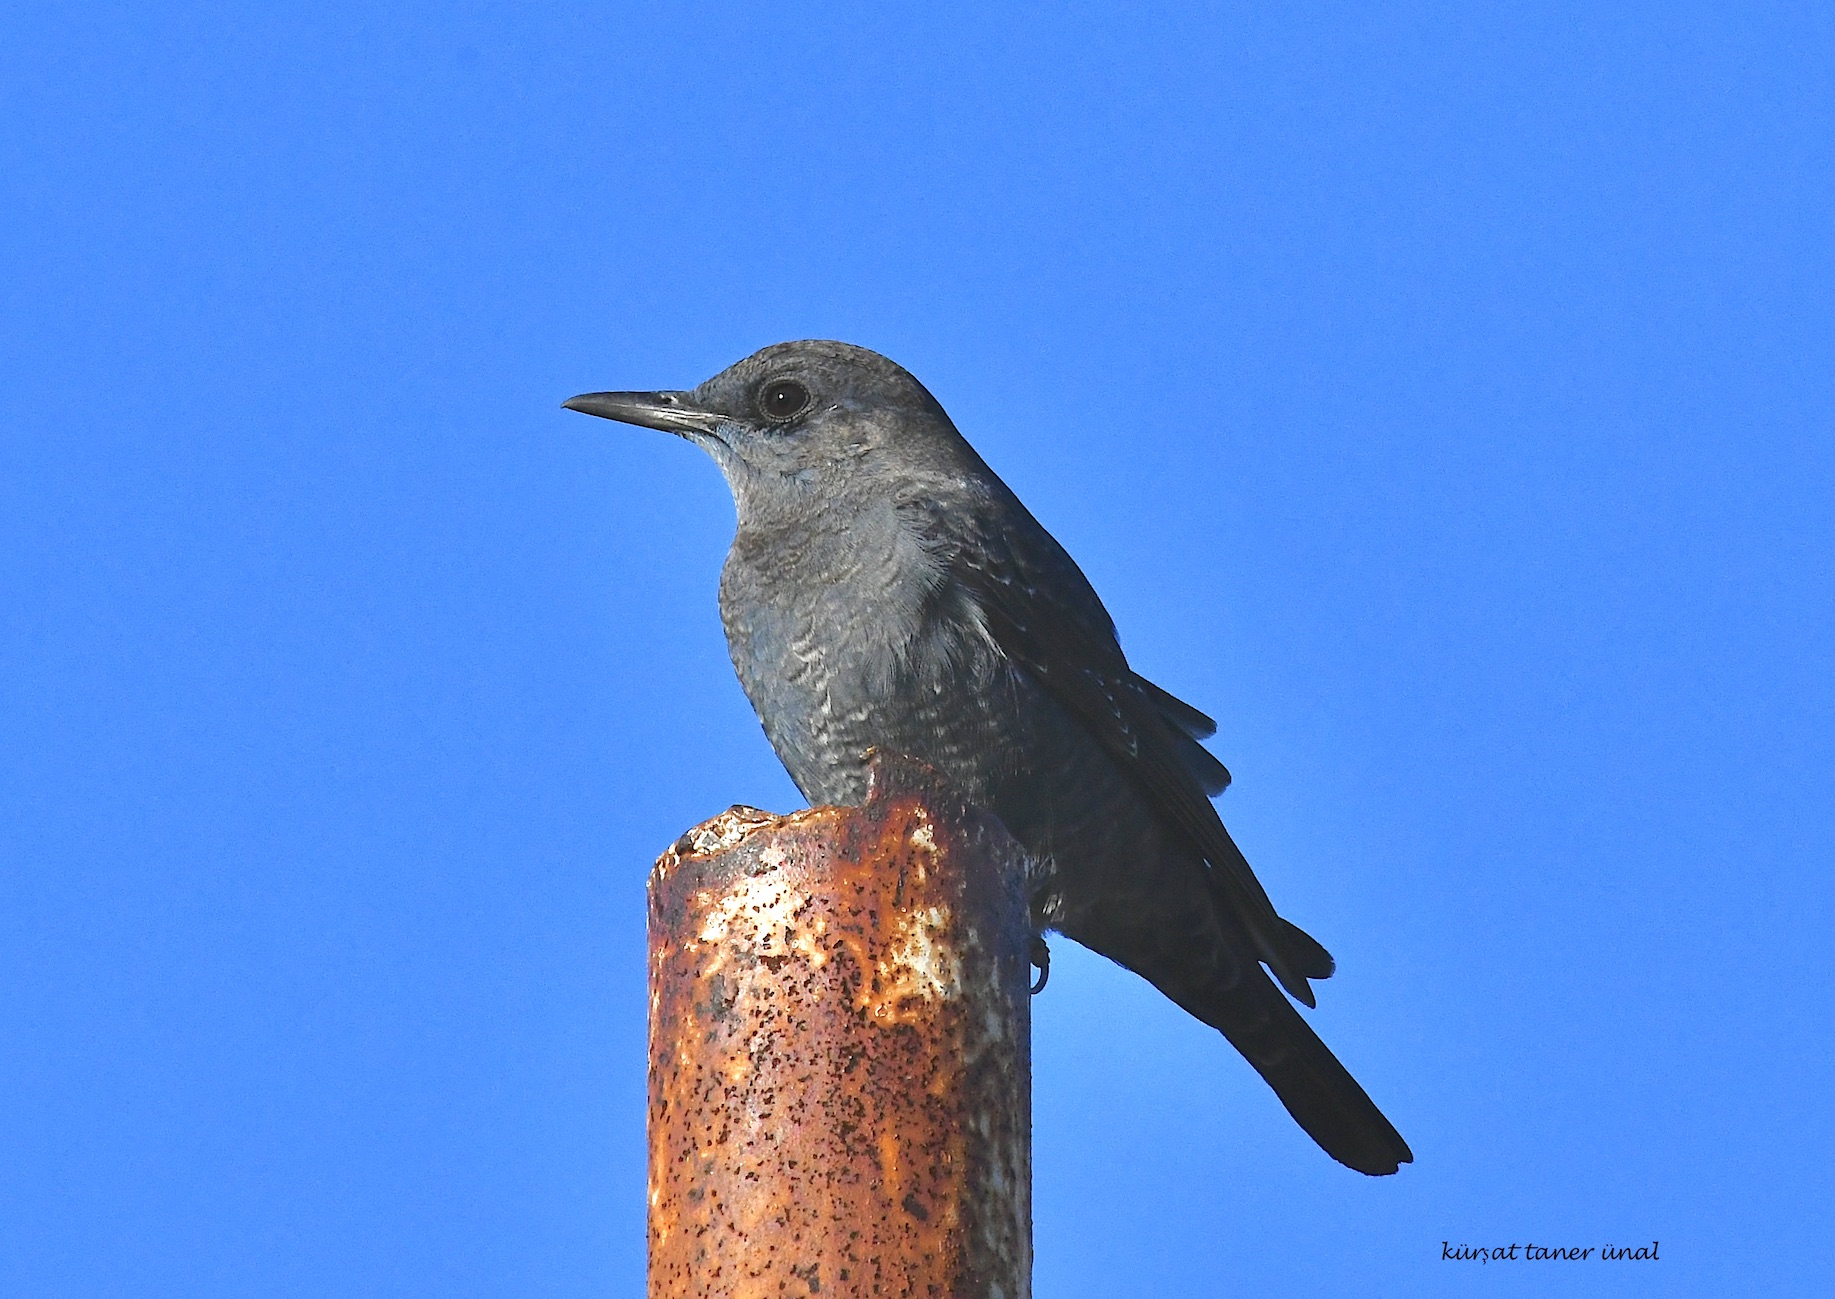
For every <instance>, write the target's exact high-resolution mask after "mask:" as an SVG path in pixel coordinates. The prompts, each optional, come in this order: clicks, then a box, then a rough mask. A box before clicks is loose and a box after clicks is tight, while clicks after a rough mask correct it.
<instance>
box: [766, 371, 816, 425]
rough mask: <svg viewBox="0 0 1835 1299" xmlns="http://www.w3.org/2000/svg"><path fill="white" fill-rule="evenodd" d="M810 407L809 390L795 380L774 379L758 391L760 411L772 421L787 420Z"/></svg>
mask: <svg viewBox="0 0 1835 1299" xmlns="http://www.w3.org/2000/svg"><path fill="white" fill-rule="evenodd" d="M807 405H809V389H807V388H805V387H804V386H803V385H802V384H800V383H798V382H797V381H796V380H795V379H774V380H772V381H771V382H770V383H767V384H766V385H765V386H764V387H762V388H760V389H759V390H758V409H759V410H760V411H761V412H763V414H764V417H765V418H766V419H770V420H787V419H790V418H792V417H793V416H796V415H801V414H802V413H803V408H804V407H805V406H807Z"/></svg>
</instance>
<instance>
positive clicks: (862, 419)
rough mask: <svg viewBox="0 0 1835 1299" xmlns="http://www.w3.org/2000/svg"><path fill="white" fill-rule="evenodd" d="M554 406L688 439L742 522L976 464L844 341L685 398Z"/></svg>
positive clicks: (759, 365)
mask: <svg viewBox="0 0 1835 1299" xmlns="http://www.w3.org/2000/svg"><path fill="white" fill-rule="evenodd" d="M562 405H564V406H566V407H567V408H568V409H569V410H577V411H580V412H582V413H584V414H587V415H598V416H600V417H601V418H604V419H612V420H619V421H621V422H623V423H626V424H639V425H642V426H643V427H645V428H654V429H662V430H663V431H665V432H669V433H675V434H677V435H679V436H681V437H683V438H686V439H687V440H688V441H690V442H693V443H694V444H695V445H696V446H699V447H700V448H701V449H702V450H704V451H706V452H707V453H708V454H709V455H711V456H712V457H713V458H714V460H715V462H716V463H717V464H718V465H719V466H720V469H721V472H722V473H724V474H725V475H726V480H727V483H728V485H729V486H730V487H731V488H732V489H733V496H734V498H735V499H736V500H737V501H738V503H739V508H740V511H741V514H742V516H743V515H744V514H745V513H746V511H747V507H748V505H764V504H766V502H769V501H773V500H779V499H785V498H789V497H800V496H802V495H803V494H804V493H806V492H811V491H815V492H822V493H824V494H825V495H827V496H830V497H831V498H832V497H833V496H834V495H835V494H836V493H837V492H838V491H840V490H841V489H842V488H844V487H845V488H848V489H850V490H854V491H858V490H859V487H860V485H861V484H873V483H891V482H894V481H896V480H897V479H899V478H901V477H904V476H907V475H913V474H923V473H927V472H932V473H934V472H945V473H951V472H954V473H960V472H961V471H962V470H964V469H967V468H969V467H970V463H971V462H974V453H973V452H972V451H970V450H969V449H968V446H967V444H966V443H964V442H963V441H962V438H961V436H960V435H959V434H958V433H957V432H956V430H955V426H954V425H952V424H951V423H950V422H949V416H947V415H945V414H944V413H943V408H942V407H941V406H940V405H938V404H937V400H936V398H934V397H932V396H931V395H930V394H929V393H928V392H927V391H925V389H924V386H923V385H922V384H920V383H919V382H918V381H917V380H916V379H914V378H912V377H911V375H910V374H908V373H906V372H905V371H904V370H903V369H902V368H900V367H899V366H897V365H895V364H893V363H892V362H891V361H888V360H887V359H886V358H885V357H883V356H880V355H879V354H878V353H877V352H869V351H868V350H867V349H866V348H864V347H854V346H852V345H850V344H847V343H833V342H824V341H819V340H805V341H802V342H795V343H777V344H774V345H773V346H771V347H767V348H765V349H764V350H763V351H759V352H754V353H753V354H752V355H751V356H748V357H747V358H746V359H745V360H743V361H740V362H738V363H737V364H736V365H732V366H729V367H728V368H727V369H725V370H722V371H721V372H720V373H719V374H717V375H715V376H714V377H713V378H711V379H709V380H708V381H707V382H706V383H704V384H702V385H701V386H700V387H699V388H696V389H694V390H693V391H692V392H591V393H585V394H583V395H581V396H578V397H573V398H570V399H569V400H567V401H565V402H563V403H562ZM964 456H966V457H968V459H967V460H966V461H965V460H964ZM975 463H978V462H975Z"/></svg>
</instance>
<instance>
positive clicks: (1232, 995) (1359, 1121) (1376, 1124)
mask: <svg viewBox="0 0 1835 1299" xmlns="http://www.w3.org/2000/svg"><path fill="white" fill-rule="evenodd" d="M1162 990H1163V991H1167V992H1168V993H1169V995H1171V996H1172V997H1173V1000H1175V1001H1177V1002H1179V1003H1180V1004H1181V1005H1183V1006H1184V1007H1185V1009H1187V1010H1189V1011H1190V1012H1191V1013H1192V1014H1194V1015H1196V1016H1197V1017H1198V1018H1199V1019H1201V1020H1203V1021H1204V1022H1205V1023H1207V1024H1209V1025H1211V1027H1213V1028H1215V1029H1217V1030H1218V1031H1219V1032H1221V1033H1222V1034H1223V1035H1224V1036H1225V1037H1226V1038H1228V1039H1229V1040H1230V1045H1231V1046H1233V1047H1235V1048H1236V1049H1237V1050H1238V1051H1240V1052H1242V1054H1243V1057H1244V1058H1245V1059H1246V1060H1248V1062H1249V1063H1250V1064H1251V1065H1253V1066H1254V1067H1255V1072H1257V1073H1259V1074H1260V1075H1261V1076H1262V1077H1263V1078H1264V1079H1265V1080H1266V1081H1267V1083H1268V1085H1269V1086H1270V1087H1272V1088H1274V1094H1275V1095H1276V1096H1278V1097H1280V1099H1281V1104H1283V1105H1285V1106H1286V1107H1287V1112H1288V1113H1289V1114H1291V1115H1293V1118H1294V1122H1296V1123H1298V1124H1299V1125H1300V1126H1301V1127H1302V1128H1304V1129H1305V1130H1306V1133H1307V1135H1308V1136H1310V1137H1311V1138H1312V1139H1313V1140H1314V1141H1317V1142H1318V1143H1319V1146H1320V1148H1321V1149H1323V1150H1324V1151H1325V1153H1326V1154H1328V1155H1330V1156H1331V1157H1332V1158H1333V1159H1336V1160H1337V1161H1338V1162H1339V1163H1341V1164H1343V1165H1345V1166H1346V1167H1347V1168H1355V1169H1356V1170H1357V1171H1358V1172H1360V1173H1368V1174H1370V1175H1371V1176H1372V1177H1381V1176H1384V1175H1385V1174H1388V1173H1393V1172H1395V1171H1396V1169H1398V1168H1400V1167H1401V1166H1402V1165H1403V1164H1409V1163H1413V1162H1414V1153H1413V1152H1412V1151H1411V1150H1409V1149H1408V1143H1407V1142H1406V1141H1404V1140H1402V1136H1401V1133H1399V1132H1397V1131H1396V1130H1395V1127H1394V1125H1393V1124H1391V1123H1390V1122H1389V1120H1388V1119H1387V1118H1385V1117H1384V1115H1383V1112H1382V1111H1381V1110H1379V1109H1377V1108H1376V1102H1374V1101H1372V1100H1371V1099H1370V1097H1369V1094H1368V1093H1366V1092H1365V1091H1364V1089H1363V1088H1362V1087H1361V1086H1359V1085H1358V1083H1357V1080H1356V1079H1355V1078H1353V1077H1351V1074H1350V1071H1349V1070H1347V1069H1346V1068H1345V1067H1344V1066H1343V1065H1342V1064H1340V1063H1338V1057H1337V1056H1335V1055H1333V1054H1332V1053H1331V1050H1330V1048H1328V1047H1327V1046H1326V1045H1325V1043H1324V1042H1321V1041H1320V1040H1319V1035H1318V1034H1317V1033H1314V1032H1313V1031H1312V1028H1311V1026H1309V1025H1308V1024H1307V1022H1306V1021H1305V1020H1304V1019H1302V1018H1300V1012H1299V1011H1297V1010H1295V1009H1294V1007H1293V1004H1292V1003H1291V1002H1289V1001H1288V1000H1287V998H1286V997H1284V996H1282V995H1281V993H1280V990H1279V989H1278V988H1276V987H1275V986H1274V984H1273V983H1271V982H1270V981H1269V980H1268V978H1267V976H1265V975H1264V974H1263V973H1262V972H1261V971H1260V970H1259V969H1252V970H1247V971H1244V972H1243V977H1242V978H1241V979H1239V980H1238V981H1237V984H1236V986H1235V987H1233V988H1231V989H1230V990H1229V991H1228V992H1227V993H1226V994H1224V995H1221V996H1209V997H1202V998H1190V997H1187V996H1185V995H1181V993H1183V991H1184V990H1180V991H1179V992H1174V991H1173V990H1170V989H1164V988H1162ZM1194 1003H1195V1004H1194Z"/></svg>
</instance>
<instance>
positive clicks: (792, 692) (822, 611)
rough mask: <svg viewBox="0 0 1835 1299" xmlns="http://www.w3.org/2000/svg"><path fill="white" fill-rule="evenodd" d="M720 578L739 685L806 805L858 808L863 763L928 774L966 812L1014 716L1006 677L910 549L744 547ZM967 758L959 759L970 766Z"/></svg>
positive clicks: (854, 540)
mask: <svg viewBox="0 0 1835 1299" xmlns="http://www.w3.org/2000/svg"><path fill="white" fill-rule="evenodd" d="M749 540H751V539H747V538H745V537H744V536H743V534H742V536H741V537H740V538H739V539H736V541H735V545H734V548H733V552H732V554H730V555H729V556H728V559H727V564H726V568H725V570H724V572H723V573H722V577H721V584H720V612H721V619H722V621H723V623H724V624H725V627H726V635H727V645H728V648H729V650H730V651H731V653H732V658H733V667H734V669H735V670H736V671H737V673H738V675H739V681H740V684H741V685H742V686H743V687H744V689H745V692H746V695H747V697H748V698H749V699H750V700H751V702H752V706H753V708H754V710H755V711H756V712H757V714H758V718H759V721H760V722H761V723H762V724H763V726H764V730H765V734H766V736H767V737H768V738H769V739H770V741H771V745H772V747H773V748H774V749H775V750H776V751H777V754H778V757H779V758H780V759H781V760H782V761H783V763H784V766H785V767H786V768H787V769H788V770H789V772H790V776H791V778H792V779H793V780H795V781H796V783H797V787H798V788H799V789H801V790H802V791H803V794H804V796H805V797H807V798H808V799H809V800H810V801H811V802H812V803H840V804H857V803H861V802H864V801H865V798H866V792H867V791H866V783H867V776H866V765H865V757H864V755H865V752H866V750H867V749H869V748H875V747H877V748H882V749H891V750H895V751H897V752H901V753H906V754H909V755H911V756H913V757H916V758H919V759H921V760H923V761H926V762H929V763H931V764H932V765H933V766H936V767H938V768H939V769H940V770H942V771H944V772H945V774H948V775H950V776H952V778H954V779H955V780H956V781H957V782H958V783H959V784H961V785H963V787H964V788H963V792H964V793H965V794H966V795H968V796H969V797H970V798H971V799H975V798H977V797H979V796H980V795H981V793H982V792H983V791H982V789H981V788H979V787H978V786H981V785H982V784H984V783H985V782H983V781H981V780H980V779H979V772H980V769H981V767H983V766H986V765H988V764H989V763H990V762H991V763H993V764H994V765H998V764H999V761H1000V759H999V753H1000V751H1001V750H1002V749H1003V748H1004V747H1005V745H1006V742H1008V741H1009V740H1010V739H1011V738H1012V737H1011V732H1012V726H1011V723H1012V721H1013V718H1014V716H1015V713H1014V710H1013V709H1012V707H1011V706H1010V705H1011V703H1012V695H1013V690H1012V683H1011V682H1007V683H1006V689H1005V690H1004V691H1003V689H1002V681H1003V678H1005V677H1007V676H1008V675H1009V669H1008V667H1007V665H1006V663H1005V661H1004V660H1003V659H1002V658H1001V656H1000V655H999V653H998V651H997V650H996V648H995V647H994V645H993V643H992V641H991V640H990V639H989V638H988V636H987V634H986V632H985V630H984V629H983V627H982V624H981V621H980V619H979V616H978V614H977V612H976V611H975V610H974V609H973V608H972V606H969V605H967V604H965V603H964V600H963V597H962V594H961V593H960V592H959V591H957V590H955V589H954V588H953V587H952V586H951V585H950V583H949V582H948V581H947V580H946V579H945V578H944V577H943V576H942V574H941V572H940V570H939V568H938V566H937V565H936V564H935V562H934V561H933V559H932V557H931V556H929V555H928V554H926V553H925V552H924V551H923V549H922V548H921V547H920V546H919V545H918V544H917V542H916V540H915V539H914V538H910V537H908V536H906V535H904V534H902V533H901V532H899V531H898V530H896V529H887V528H880V529H863V530H860V531H859V532H857V533H856V534H855V535H853V536H850V537H845V538H841V539H839V542H840V544H828V545H821V544H811V543H810V542H809V541H808V540H807V539H804V540H803V544H801V545H796V544H786V543H784V542H782V541H780V542H779V544H777V545H775V546H765V545H759V544H756V542H755V541H754V542H753V544H746V543H747V542H748V541H749ZM971 759H972V760H971Z"/></svg>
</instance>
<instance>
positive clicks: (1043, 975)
mask: <svg viewBox="0 0 1835 1299" xmlns="http://www.w3.org/2000/svg"><path fill="white" fill-rule="evenodd" d="M1030 959H1031V961H1032V968H1033V969H1035V970H1037V971H1038V972H1039V979H1038V982H1037V983H1035V984H1033V985H1032V995H1033V996H1035V997H1036V996H1038V995H1039V994H1040V993H1041V992H1043V991H1045V985H1046V984H1047V983H1049V982H1051V949H1050V948H1049V947H1047V946H1045V935H1043V934H1034V935H1033V936H1032V956H1031V958H1030Z"/></svg>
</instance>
